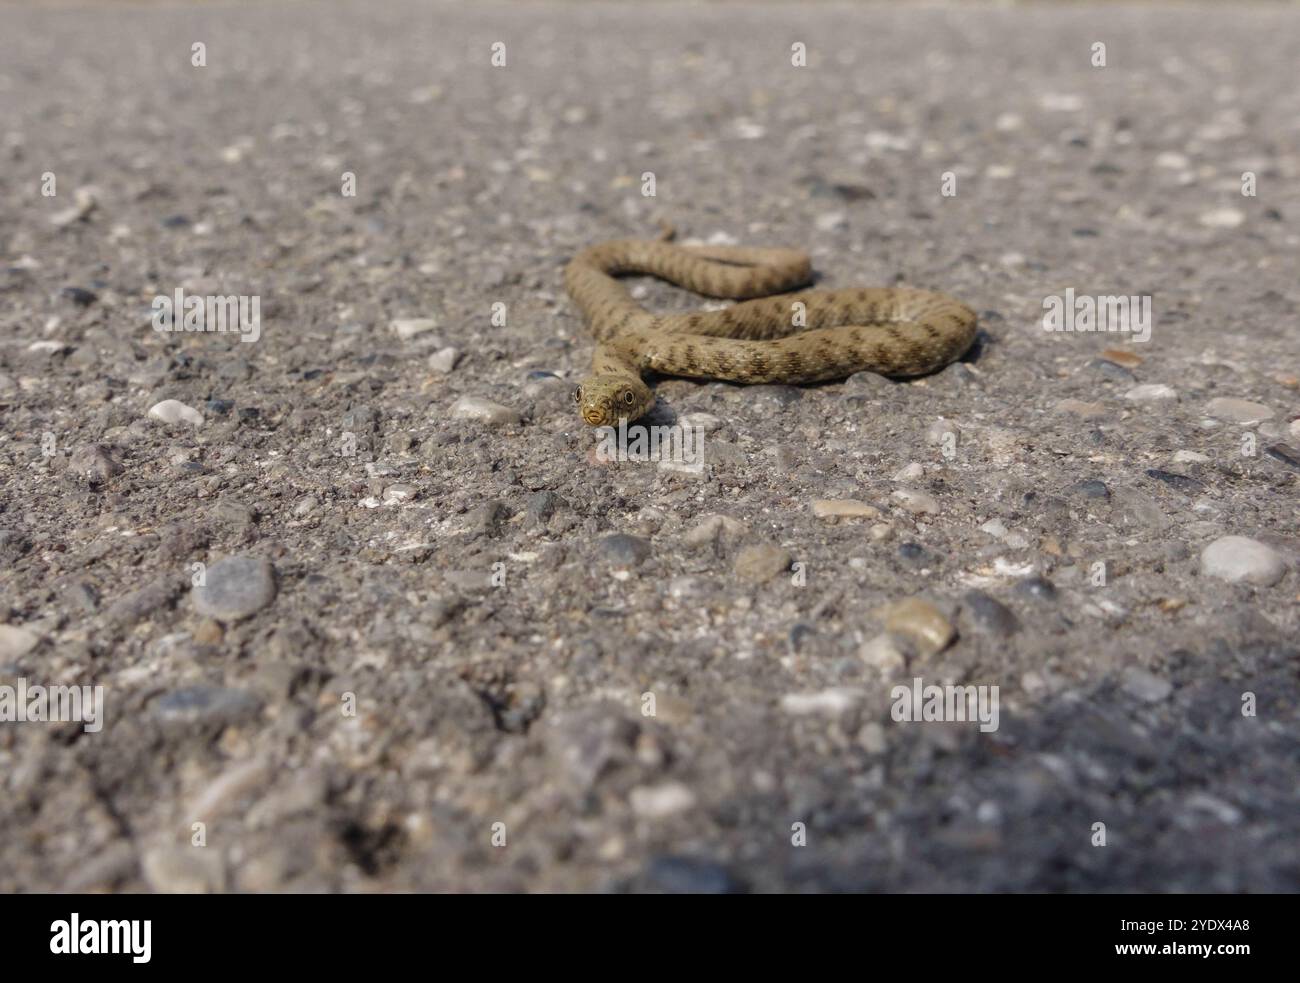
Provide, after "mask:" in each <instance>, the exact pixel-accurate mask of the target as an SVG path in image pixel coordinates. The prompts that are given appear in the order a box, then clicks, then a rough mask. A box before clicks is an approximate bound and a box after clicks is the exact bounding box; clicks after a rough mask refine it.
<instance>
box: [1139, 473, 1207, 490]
mask: <svg viewBox="0 0 1300 983" xmlns="http://www.w3.org/2000/svg"><path fill="white" fill-rule="evenodd" d="M1147 477H1148V478H1155V479H1156V481H1160V482H1163V483H1164V484H1166V485H1168V486H1169V487H1170V488H1176V489H1178V490H1179V491H1180V492H1183V493H1184V494H1187V495H1199V494H1200V493H1201V492H1203V491H1205V483H1204V482H1201V481H1197V480H1196V479H1195V478H1189V477H1187V475H1185V474H1174V473H1173V472H1172V471H1161V470H1160V469H1159V468H1148V469H1147Z"/></svg>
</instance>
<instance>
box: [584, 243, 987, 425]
mask: <svg viewBox="0 0 1300 983" xmlns="http://www.w3.org/2000/svg"><path fill="white" fill-rule="evenodd" d="M673 236H674V230H673V229H672V228H671V227H667V228H665V232H664V234H663V235H662V236H660V237H659V238H658V239H615V240H611V241H608V242H602V243H598V244H596V245H593V246H589V247H587V248H586V249H583V250H581V251H580V252H579V253H578V254H577V255H575V256H574V257H573V259H572V260H570V262H569V263H568V265H567V266H566V267H565V269H564V285H565V289H566V290H567V292H568V294H569V296H570V297H571V298H572V300H573V302H574V304H576V305H577V307H578V309H579V311H580V312H581V313H582V317H583V320H584V322H585V324H586V327H587V330H588V331H589V332H590V333H591V335H592V336H593V338H594V339H595V341H596V349H595V352H594V354H593V356H592V368H591V374H590V375H589V376H587V377H586V378H585V379H584V380H583V381H582V383H581V384H580V385H579V386H578V387H577V388H576V389H575V390H574V393H573V398H574V402H576V403H577V406H578V409H579V412H580V413H581V415H582V418H583V420H585V421H586V422H587V423H589V424H591V425H592V426H594V427H608V426H615V425H616V424H617V423H618V422H620V421H624V422H627V423H631V422H633V421H636V420H638V419H640V418H641V417H643V416H645V414H646V413H648V412H649V411H650V410H651V409H652V408H653V407H654V405H655V397H654V393H653V392H652V390H651V389H650V387H649V386H648V385H647V384H646V382H645V381H644V377H646V376H648V375H651V374H656V375H668V376H683V377H686V378H694V379H715V380H719V381H723V382H735V383H742V384H749V385H753V384H763V383H788V384H794V385H798V384H805V383H813V382H826V381H830V380H834V379H842V378H846V377H847V376H850V375H852V374H854V373H855V372H863V371H869V372H874V373H877V374H879V375H884V376H891V377H895V378H907V377H914V376H921V375H926V374H929V373H931V372H935V371H937V370H938V369H941V368H943V367H944V366H945V365H947V364H949V363H950V362H953V361H955V360H956V359H958V358H960V357H961V356H962V355H964V354H965V353H966V351H967V349H969V348H970V346H971V343H972V342H973V341H974V340H975V325H976V315H975V312H974V311H973V310H971V309H970V308H969V307H967V306H966V305H965V304H962V303H960V302H958V301H956V300H954V299H952V298H951V297H948V296H946V295H944V294H940V293H934V292H931V291H928V290H920V289H915V288H912V287H905V286H898V287H871V288H864V289H856V290H855V289H836V290H822V289H819V290H800V289H799V288H801V287H806V286H808V285H809V284H810V283H811V282H812V279H813V270H812V261H811V258H810V257H809V255H808V254H807V253H806V252H803V251H801V250H797V249H788V248H782V247H766V246H756V247H751V246H728V245H708V244H705V245H687V244H678V243H675V242H672V241H670V240H671V239H672V238H673ZM637 274H640V275H650V276H654V277H658V278H659V279H661V280H667V281H668V282H669V283H672V284H675V285H676V286H679V287H682V288H684V289H686V290H690V291H692V292H693V293H697V294H701V295H703V296H705V297H714V298H721V299H727V300H735V301H738V303H735V304H732V305H730V306H728V307H725V308H723V309H722V310H711V311H698V312H694V313H687V314H654V313H652V312H650V311H648V310H646V309H645V308H643V307H642V306H641V305H639V304H638V303H637V302H636V301H635V300H633V299H632V296H631V294H629V293H628V291H627V289H626V288H625V287H624V286H623V284H622V283H620V282H619V280H618V279H617V278H618V277H622V276H629V275H637Z"/></svg>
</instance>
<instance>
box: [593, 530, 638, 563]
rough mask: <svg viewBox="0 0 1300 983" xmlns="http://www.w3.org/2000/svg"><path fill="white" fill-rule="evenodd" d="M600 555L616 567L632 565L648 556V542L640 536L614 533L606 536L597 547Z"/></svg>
mask: <svg viewBox="0 0 1300 983" xmlns="http://www.w3.org/2000/svg"><path fill="white" fill-rule="evenodd" d="M597 548H598V550H599V552H600V555H601V556H602V557H604V559H605V560H607V561H608V562H609V563H611V564H613V565H614V566H616V567H634V566H637V565H638V564H640V563H642V562H644V561H645V560H646V559H648V558H649V556H650V544H649V543H648V542H646V541H645V540H644V539H642V538H641V537H640V536H628V535H626V534H625V533H615V534H614V535H612V536H606V537H605V538H604V539H602V540H601V541H600V545H599V546H598V547H597Z"/></svg>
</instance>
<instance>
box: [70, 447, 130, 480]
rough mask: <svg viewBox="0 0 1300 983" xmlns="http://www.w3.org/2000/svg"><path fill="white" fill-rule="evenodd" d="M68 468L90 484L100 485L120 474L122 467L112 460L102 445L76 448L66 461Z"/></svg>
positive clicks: (111, 456)
mask: <svg viewBox="0 0 1300 983" xmlns="http://www.w3.org/2000/svg"><path fill="white" fill-rule="evenodd" d="M68 468H69V470H71V471H72V472H73V474H76V475H79V476H81V477H82V478H85V479H87V480H88V481H90V482H91V484H101V483H102V482H105V481H107V480H108V479H109V478H113V477H115V476H117V475H119V474H121V473H122V465H120V464H118V463H117V461H115V460H114V459H113V455H112V454H110V453H109V451H108V448H107V447H105V446H104V445H103V444H83V445H82V446H81V447H78V448H77V449H76V451H74V452H73V454H72V457H71V458H69V459H68Z"/></svg>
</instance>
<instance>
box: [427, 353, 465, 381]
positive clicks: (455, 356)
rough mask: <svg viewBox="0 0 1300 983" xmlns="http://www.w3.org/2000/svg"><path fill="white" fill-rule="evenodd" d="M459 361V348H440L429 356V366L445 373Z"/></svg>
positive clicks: (435, 370)
mask: <svg viewBox="0 0 1300 983" xmlns="http://www.w3.org/2000/svg"><path fill="white" fill-rule="evenodd" d="M458 361H460V349H458V348H442V349H440V350H438V351H436V352H434V353H433V354H432V355H430V356H429V362H428V365H429V368H430V369H432V370H433V371H434V372H438V373H440V374H442V375H447V374H448V373H450V372H451V370H452V369H454V368H455V367H456V363H457V362H458Z"/></svg>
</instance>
